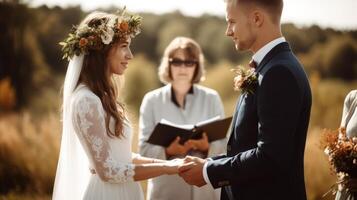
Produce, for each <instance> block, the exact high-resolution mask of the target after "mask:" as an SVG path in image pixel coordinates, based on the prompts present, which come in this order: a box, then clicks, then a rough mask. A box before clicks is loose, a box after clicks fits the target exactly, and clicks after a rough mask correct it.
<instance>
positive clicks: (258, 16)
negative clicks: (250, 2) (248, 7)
mask: <svg viewBox="0 0 357 200" xmlns="http://www.w3.org/2000/svg"><path fill="white" fill-rule="evenodd" d="M264 17H265V16H264V13H263V12H261V11H260V10H255V11H253V12H252V15H251V20H252V23H253V24H254V25H255V27H257V28H260V27H262V26H263V23H264V20H265V19H264Z"/></svg>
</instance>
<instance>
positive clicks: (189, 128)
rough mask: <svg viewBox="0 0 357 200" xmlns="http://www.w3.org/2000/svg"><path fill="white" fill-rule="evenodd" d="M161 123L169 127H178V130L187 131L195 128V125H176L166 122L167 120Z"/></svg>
mask: <svg viewBox="0 0 357 200" xmlns="http://www.w3.org/2000/svg"><path fill="white" fill-rule="evenodd" d="M160 123H161V124H165V125H169V126H173V127H177V128H182V129H186V130H191V129H193V128H194V125H193V124H182V125H179V124H175V123H173V122H171V121H169V120H166V119H161V120H160Z"/></svg>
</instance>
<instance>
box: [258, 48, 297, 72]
mask: <svg viewBox="0 0 357 200" xmlns="http://www.w3.org/2000/svg"><path fill="white" fill-rule="evenodd" d="M283 51H291V49H290V46H289V43H287V42H282V43H280V44H278V45H276V46H275V47H274V48H273V49H272V50H270V51H269V52H268V53H267V55H265V56H264V58H263V60H262V62H260V63H259V65H258V67H257V69H256V70H255V71H256V72H257V73H258V72H260V71H261V70H262V69H263V68H264V66H265V65H266V64H267V63H268V62H269V61H270V60H271V59H272V58H273V57H274V56H275V55H277V54H278V53H280V52H283Z"/></svg>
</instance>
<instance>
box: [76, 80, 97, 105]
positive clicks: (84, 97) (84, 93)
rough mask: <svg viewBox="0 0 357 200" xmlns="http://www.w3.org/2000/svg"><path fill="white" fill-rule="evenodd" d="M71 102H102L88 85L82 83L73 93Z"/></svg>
mask: <svg viewBox="0 0 357 200" xmlns="http://www.w3.org/2000/svg"><path fill="white" fill-rule="evenodd" d="M71 103H72V105H78V104H83V103H94V104H101V101H100V99H99V97H98V96H97V95H95V94H94V93H93V92H92V91H91V90H90V89H89V88H88V87H87V86H85V85H83V84H80V85H79V86H78V87H77V88H76V89H75V90H74V92H73V94H72V97H71Z"/></svg>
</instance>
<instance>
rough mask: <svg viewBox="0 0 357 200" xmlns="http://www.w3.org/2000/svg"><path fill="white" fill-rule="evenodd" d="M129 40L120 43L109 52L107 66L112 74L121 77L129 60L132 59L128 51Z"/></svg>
mask: <svg viewBox="0 0 357 200" xmlns="http://www.w3.org/2000/svg"><path fill="white" fill-rule="evenodd" d="M130 43H131V39H130V38H128V39H127V40H125V41H121V42H119V43H118V44H116V45H115V46H113V47H112V48H111V49H110V50H109V54H108V58H107V59H108V61H107V62H108V66H109V70H110V72H111V73H113V74H117V75H122V74H124V71H125V69H126V68H128V64H129V60H131V59H132V58H133V54H132V53H131V50H130Z"/></svg>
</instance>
